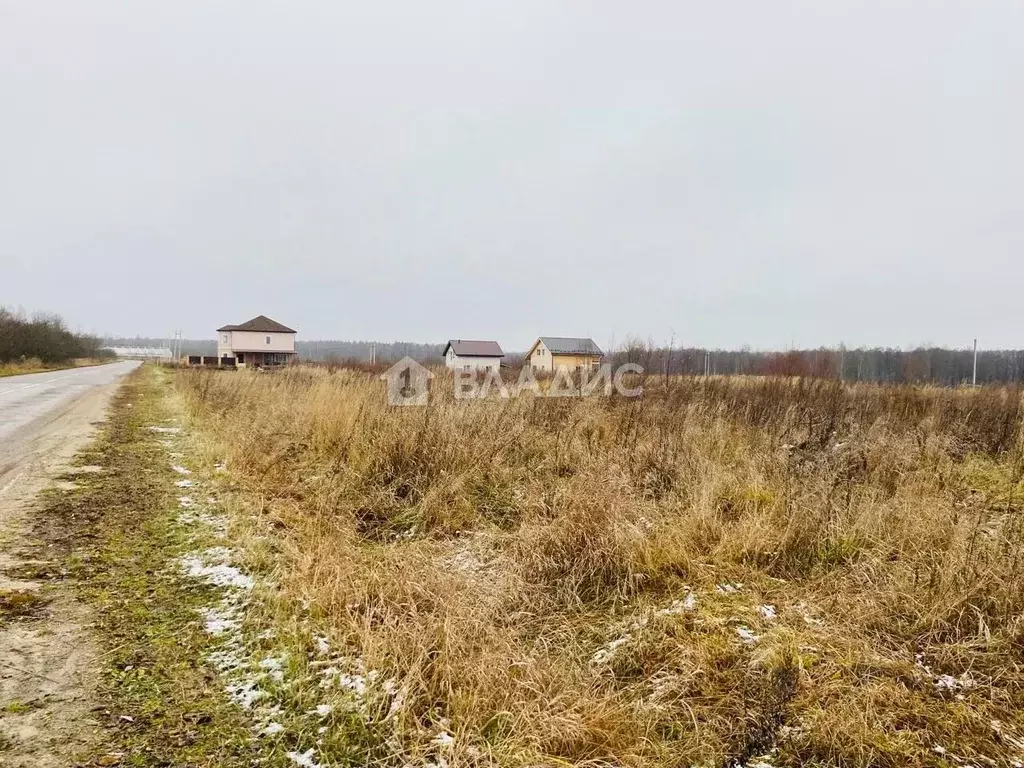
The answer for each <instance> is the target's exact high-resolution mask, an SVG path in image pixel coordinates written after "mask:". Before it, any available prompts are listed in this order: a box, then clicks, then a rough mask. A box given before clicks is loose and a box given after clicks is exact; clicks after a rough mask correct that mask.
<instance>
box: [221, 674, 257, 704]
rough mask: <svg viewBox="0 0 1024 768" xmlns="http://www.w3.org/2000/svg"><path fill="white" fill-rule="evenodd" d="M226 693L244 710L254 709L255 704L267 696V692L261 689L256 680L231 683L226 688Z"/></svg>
mask: <svg viewBox="0 0 1024 768" xmlns="http://www.w3.org/2000/svg"><path fill="white" fill-rule="evenodd" d="M224 692H225V693H227V695H228V696H229V697H230V698H231V700H232V701H233V702H235V703H236V704H238V706H240V707H241V708H242V709H252V707H253V704H255V703H256V702H257V701H259V700H260V699H262V698H263V697H265V696H266V695H267V692H266V691H261V690H260V689H259V687H258V684H257V683H256V681H255V680H243V681H240V682H237V683H231V684H230V685H228V686H226V687H225V688H224Z"/></svg>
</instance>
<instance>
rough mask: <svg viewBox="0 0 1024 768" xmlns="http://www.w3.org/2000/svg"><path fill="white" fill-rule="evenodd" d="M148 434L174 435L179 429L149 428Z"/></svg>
mask: <svg viewBox="0 0 1024 768" xmlns="http://www.w3.org/2000/svg"><path fill="white" fill-rule="evenodd" d="M149 431H150V432H160V433H161V434H166V435H176V434H178V433H179V432H181V427H150V428H149Z"/></svg>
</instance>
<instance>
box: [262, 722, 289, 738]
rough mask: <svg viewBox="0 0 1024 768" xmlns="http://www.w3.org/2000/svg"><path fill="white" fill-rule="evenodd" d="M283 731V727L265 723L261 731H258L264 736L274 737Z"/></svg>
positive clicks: (277, 724) (278, 724)
mask: <svg viewBox="0 0 1024 768" xmlns="http://www.w3.org/2000/svg"><path fill="white" fill-rule="evenodd" d="M282 731H284V726H283V725H281V724H280V723H267V724H266V725H265V726H264V727H263V730H262V731H260V733H261V734H263V735H264V736H276V735H277V734H279V733H281V732H282Z"/></svg>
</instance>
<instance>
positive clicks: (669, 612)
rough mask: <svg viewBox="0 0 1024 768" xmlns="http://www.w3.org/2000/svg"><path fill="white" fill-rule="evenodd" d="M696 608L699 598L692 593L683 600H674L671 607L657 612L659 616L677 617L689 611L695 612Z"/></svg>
mask: <svg viewBox="0 0 1024 768" xmlns="http://www.w3.org/2000/svg"><path fill="white" fill-rule="evenodd" d="M696 608H697V596H696V595H694V594H693V593H692V592H691V593H690V594H688V595H687V596H686V597H685V598H683V599H682V600H673V601H672V603H671V605H669V606H668V607H667V608H662V609H661V610H659V611H657V612H656V614H657V615H658V616H675V615H677V614H680V613H685V612H687V611H693V610H695V609H696Z"/></svg>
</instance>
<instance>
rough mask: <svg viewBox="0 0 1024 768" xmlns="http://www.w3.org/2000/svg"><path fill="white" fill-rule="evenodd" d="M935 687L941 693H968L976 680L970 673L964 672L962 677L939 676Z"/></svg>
mask: <svg viewBox="0 0 1024 768" xmlns="http://www.w3.org/2000/svg"><path fill="white" fill-rule="evenodd" d="M935 687H936V688H938V689H939V690H940V691H943V690H945V691H961V690H963V691H966V690H970V689H971V688H973V687H974V679H973V678H972V677H971V675H970V673H969V672H964V673H963V674H962V675H960V677H953V676H952V675H938V676H936V678H935Z"/></svg>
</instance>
